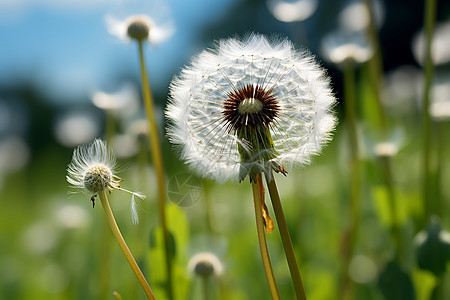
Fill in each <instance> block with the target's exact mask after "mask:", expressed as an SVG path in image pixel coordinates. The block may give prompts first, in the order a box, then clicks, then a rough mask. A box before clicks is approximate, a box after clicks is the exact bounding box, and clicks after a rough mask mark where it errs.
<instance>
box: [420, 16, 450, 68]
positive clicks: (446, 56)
mask: <svg viewBox="0 0 450 300" xmlns="http://www.w3.org/2000/svg"><path fill="white" fill-rule="evenodd" d="M449 41H450V21H447V22H443V23H439V24H437V25H436V28H435V30H434V34H433V39H432V41H431V59H432V61H433V63H434V64H435V65H442V64H446V63H448V62H450V47H449V46H448V45H449ZM425 47H426V34H425V32H424V30H423V29H422V30H421V31H420V32H419V33H417V34H416V35H415V37H414V40H413V44H412V50H413V54H414V58H415V59H416V61H417V62H418V63H419V64H421V65H423V64H424V62H425Z"/></svg>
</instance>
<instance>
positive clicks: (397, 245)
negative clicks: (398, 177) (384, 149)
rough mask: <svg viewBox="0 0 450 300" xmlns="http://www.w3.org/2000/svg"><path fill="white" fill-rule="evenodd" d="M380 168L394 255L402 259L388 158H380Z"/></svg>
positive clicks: (395, 202) (395, 201)
mask: <svg viewBox="0 0 450 300" xmlns="http://www.w3.org/2000/svg"><path fill="white" fill-rule="evenodd" d="M381 167H382V168H383V171H384V179H385V185H386V188H387V193H388V201H389V210H390V213H391V222H392V225H391V233H392V236H393V239H394V242H395V248H396V252H397V253H396V254H397V257H398V258H401V257H403V256H402V253H403V247H402V237H401V231H400V225H399V220H398V214H397V199H396V197H395V191H394V184H393V180H392V170H391V164H390V157H381Z"/></svg>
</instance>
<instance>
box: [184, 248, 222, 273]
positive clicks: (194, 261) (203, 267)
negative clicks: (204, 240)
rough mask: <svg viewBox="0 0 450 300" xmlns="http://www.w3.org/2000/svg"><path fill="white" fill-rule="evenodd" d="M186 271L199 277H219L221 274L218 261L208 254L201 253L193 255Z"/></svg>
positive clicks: (220, 265) (220, 266)
mask: <svg viewBox="0 0 450 300" xmlns="http://www.w3.org/2000/svg"><path fill="white" fill-rule="evenodd" d="M188 269H189V271H190V272H192V273H194V274H195V275H197V276H200V277H209V276H212V275H215V276H219V275H221V274H222V272H223V266H222V263H221V262H220V260H219V259H218V258H217V256H215V255H214V254H212V253H210V252H201V253H197V254H196V255H194V256H193V257H192V258H191V260H190V261H189V265H188Z"/></svg>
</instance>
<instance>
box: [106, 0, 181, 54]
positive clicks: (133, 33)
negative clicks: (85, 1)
mask: <svg viewBox="0 0 450 300" xmlns="http://www.w3.org/2000/svg"><path fill="white" fill-rule="evenodd" d="M134 6H136V7H134ZM120 11H121V13H120V14H119V15H123V14H124V13H123V12H125V13H127V14H128V15H127V16H126V17H122V16H121V17H119V18H118V17H117V16H115V15H113V14H108V15H106V17H105V22H106V26H107V29H108V32H109V33H110V34H112V35H114V36H116V37H118V38H119V39H120V40H122V41H124V42H130V41H132V40H148V41H149V42H150V44H151V45H153V46H155V45H158V44H159V43H161V42H163V41H165V40H166V39H168V38H169V37H170V36H172V35H173V34H174V33H175V25H174V22H173V19H172V17H171V13H170V9H169V7H168V6H167V5H166V4H165V3H164V1H150V2H149V3H145V2H142V1H141V2H140V3H134V4H133V3H129V2H126V7H125V9H123V8H122V9H121V10H120ZM136 12H139V13H136ZM142 12H148V14H142Z"/></svg>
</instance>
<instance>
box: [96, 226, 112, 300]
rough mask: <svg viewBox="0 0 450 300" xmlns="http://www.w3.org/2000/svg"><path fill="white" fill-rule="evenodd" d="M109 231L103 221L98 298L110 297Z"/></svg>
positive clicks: (103, 299) (104, 299)
mask: <svg viewBox="0 0 450 300" xmlns="http://www.w3.org/2000/svg"><path fill="white" fill-rule="evenodd" d="M110 234H111V233H109V229H108V225H107V224H106V223H104V222H103V226H102V233H101V248H100V249H101V250H100V251H101V253H102V255H101V259H100V296H99V299H101V300H106V299H109V298H110V294H109V293H110V290H109V281H110V274H111V242H112V240H111V236H110Z"/></svg>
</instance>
